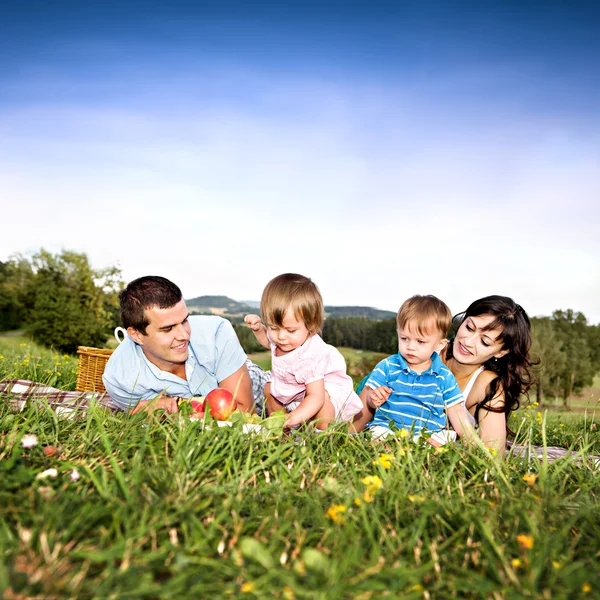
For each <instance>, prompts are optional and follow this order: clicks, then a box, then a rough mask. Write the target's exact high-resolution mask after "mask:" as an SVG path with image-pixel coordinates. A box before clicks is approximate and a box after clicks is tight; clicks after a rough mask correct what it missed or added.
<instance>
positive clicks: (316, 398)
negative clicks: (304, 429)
mask: <svg viewBox="0 0 600 600" xmlns="http://www.w3.org/2000/svg"><path fill="white" fill-rule="evenodd" d="M324 404H325V380H324V379H317V381H313V382H311V383H307V384H306V396H304V399H303V400H302V402H301V403H300V406H299V407H298V408H296V409H295V410H293V411H292V412H291V413H290V416H289V417H288V418H287V420H286V422H285V423H284V424H283V426H284V427H286V428H289V427H294V426H295V425H300V424H301V423H304V422H305V421H308V420H310V419H312V418H313V417H314V416H315V415H316V414H317V413H318V412H319V411H320V410H321V409H322V408H323V405H324Z"/></svg>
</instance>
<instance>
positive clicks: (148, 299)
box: [119, 275, 183, 335]
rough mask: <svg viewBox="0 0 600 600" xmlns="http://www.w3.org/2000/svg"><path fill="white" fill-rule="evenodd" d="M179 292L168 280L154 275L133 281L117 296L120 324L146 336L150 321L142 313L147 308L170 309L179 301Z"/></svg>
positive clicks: (180, 295) (180, 297) (180, 296)
mask: <svg viewBox="0 0 600 600" xmlns="http://www.w3.org/2000/svg"><path fill="white" fill-rule="evenodd" d="M182 298H183V295H182V294H181V290H180V289H179V288H178V287H177V286H176V285H175V284H174V283H173V282H172V281H169V280H168V279H165V278H164V277H158V276H155V275H148V276H146V277H140V278H139V279H134V280H133V281H132V282H131V283H129V284H128V285H127V287H126V288H125V289H124V290H123V291H122V292H121V293H120V294H119V304H120V306H121V323H122V324H123V327H125V329H127V328H128V327H133V328H134V329H135V330H136V331H139V332H140V333H141V334H143V335H146V327H148V325H149V324H150V321H149V320H148V319H147V318H146V315H145V313H144V311H145V310H146V309H147V308H152V307H153V306H157V307H158V308H171V306H175V305H176V304H177V303H178V302H180V301H181V299H182Z"/></svg>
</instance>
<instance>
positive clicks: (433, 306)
mask: <svg viewBox="0 0 600 600" xmlns="http://www.w3.org/2000/svg"><path fill="white" fill-rule="evenodd" d="M409 321H413V322H415V324H416V328H417V332H418V333H419V335H423V334H424V333H425V328H426V327H427V326H428V325H430V324H433V326H434V327H435V329H436V330H437V331H439V332H440V333H441V334H442V336H443V337H446V336H447V335H448V330H449V329H450V325H452V313H451V312H450V309H449V308H448V305H447V304H446V303H445V302H442V301H441V300H440V299H439V298H436V297H435V296H420V295H417V296H412V298H409V299H408V300H406V301H405V302H404V303H403V304H402V306H401V307H400V310H399V311H398V316H397V317H396V322H397V324H398V329H403V328H404V326H405V325H406V324H407V323H408V322H409Z"/></svg>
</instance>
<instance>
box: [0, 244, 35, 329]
mask: <svg viewBox="0 0 600 600" xmlns="http://www.w3.org/2000/svg"><path fill="white" fill-rule="evenodd" d="M33 277H34V274H33V270H32V267H31V263H30V262H29V261H28V260H27V259H26V258H25V257H24V256H22V255H20V254H17V255H14V256H11V257H10V259H9V260H8V261H7V262H5V263H0V331H8V330H10V329H18V328H20V327H22V326H23V325H24V324H25V322H26V320H27V313H28V308H29V306H28V305H29V303H30V299H29V297H28V295H27V289H28V287H29V285H30V283H31V281H32V279H33Z"/></svg>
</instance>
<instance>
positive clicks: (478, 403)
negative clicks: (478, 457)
mask: <svg viewBox="0 0 600 600" xmlns="http://www.w3.org/2000/svg"><path fill="white" fill-rule="evenodd" d="M457 319H459V320H460V325H459V328H458V331H457V332H456V337H455V338H454V339H453V340H451V342H450V343H449V345H448V346H447V347H446V349H445V351H443V352H442V358H443V360H444V362H445V363H446V364H447V366H448V367H449V368H450V370H451V371H452V373H453V374H454V376H455V377H456V381H457V383H458V386H459V387H460V389H461V390H462V392H463V395H464V396H465V406H466V408H467V410H468V412H469V419H471V420H472V423H473V424H476V425H478V426H479V435H480V437H481V439H482V441H483V443H484V444H485V445H486V446H488V447H494V448H496V449H497V450H498V451H499V452H501V453H502V452H504V450H505V447H506V435H507V432H508V431H509V429H508V425H507V421H508V417H509V415H510V413H511V412H512V411H514V410H516V409H517V408H519V403H520V398H521V396H523V395H527V392H528V390H529V388H530V387H531V385H532V376H531V368H532V366H533V364H534V363H533V362H532V360H531V358H530V356H529V349H530V347H531V324H530V321H529V317H528V316H527V313H526V312H525V311H524V310H523V308H521V306H519V305H518V304H516V303H515V302H514V301H513V300H512V299H511V298H507V297H505V296H487V297H486V298H481V299H480V300H476V301H475V302H473V303H472V304H471V305H470V306H469V308H468V309H467V310H466V311H465V312H464V313H462V314H460V315H458V317H457ZM360 397H361V399H362V400H363V410H362V411H361V412H360V413H359V414H358V415H357V416H356V417H355V420H354V428H355V429H356V430H357V431H361V430H362V429H364V427H365V426H366V424H367V423H368V422H369V421H370V420H371V419H372V418H373V414H374V411H373V410H371V409H370V408H369V407H368V406H367V404H366V390H362V391H361V393H360Z"/></svg>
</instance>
